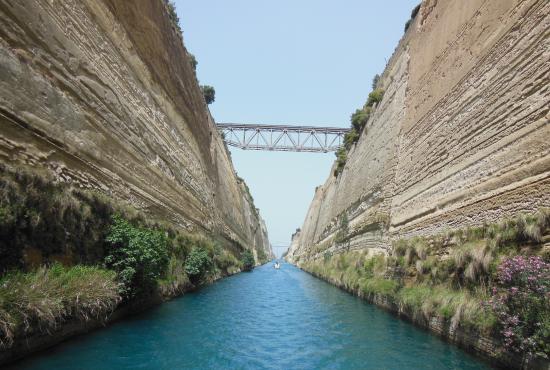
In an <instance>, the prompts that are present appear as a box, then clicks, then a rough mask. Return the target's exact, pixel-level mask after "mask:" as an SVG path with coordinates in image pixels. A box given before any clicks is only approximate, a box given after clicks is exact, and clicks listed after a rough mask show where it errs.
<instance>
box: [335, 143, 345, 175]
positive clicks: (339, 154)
mask: <svg viewBox="0 0 550 370" xmlns="http://www.w3.org/2000/svg"><path fill="white" fill-rule="evenodd" d="M347 160H348V152H347V151H346V148H345V147H341V148H340V149H338V150H337V151H336V168H335V169H334V177H338V175H339V174H340V173H342V171H343V170H344V167H345V166H346V161H347Z"/></svg>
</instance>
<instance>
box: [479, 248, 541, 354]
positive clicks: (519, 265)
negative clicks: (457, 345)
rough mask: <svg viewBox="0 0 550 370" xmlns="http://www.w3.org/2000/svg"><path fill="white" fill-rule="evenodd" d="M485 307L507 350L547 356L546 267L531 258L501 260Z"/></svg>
mask: <svg viewBox="0 0 550 370" xmlns="http://www.w3.org/2000/svg"><path fill="white" fill-rule="evenodd" d="M489 304H490V306H491V307H492V309H493V312H494V313H495V315H496V317H497V319H498V323H499V326H500V328H501V333H502V335H503V337H504V345H505V346H506V347H507V348H509V349H511V350H513V351H516V352H524V353H527V354H530V355H537V356H540V357H544V358H548V357H549V356H550V264H548V263H546V262H544V261H543V260H542V259H541V258H540V257H535V256H532V257H523V256H515V257H513V258H509V259H506V260H504V261H503V262H502V263H501V264H500V265H499V267H498V280H497V284H496V286H495V287H494V288H493V297H492V298H491V299H490V300H489Z"/></svg>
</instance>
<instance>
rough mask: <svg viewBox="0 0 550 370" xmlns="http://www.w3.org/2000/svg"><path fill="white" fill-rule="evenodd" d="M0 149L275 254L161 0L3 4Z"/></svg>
mask: <svg viewBox="0 0 550 370" xmlns="http://www.w3.org/2000/svg"><path fill="white" fill-rule="evenodd" d="M0 65H1V68H0V123H1V127H2V129H1V130H0V160H1V161H3V162H7V163H10V164H12V165H22V166H26V167H31V168H34V169H36V170H38V171H49V172H51V173H53V174H55V176H56V178H57V179H58V181H64V182H71V183H73V184H75V186H78V187H81V188H87V189H95V190H98V191H101V192H104V193H106V194H108V195H110V196H112V197H114V198H117V199H123V200H126V201H129V202H130V203H132V204H133V205H134V206H136V207H137V208H138V209H140V210H143V211H144V212H146V213H149V214H150V215H153V216H155V217H157V218H159V219H163V220H167V221H169V222H171V223H172V224H174V225H177V226H180V227H182V228H185V229H186V230H188V231H195V232H200V233H209V234H214V235H217V236H221V237H222V238H224V239H225V240H226V241H227V242H228V243H229V244H232V245H234V246H237V247H240V248H249V249H254V250H255V252H256V253H261V254H265V255H267V256H270V255H272V252H271V249H270V246H269V243H268V240H267V233H266V229H265V225H263V221H262V220H261V218H260V216H259V215H258V212H257V210H256V209H255V208H254V204H253V202H252V199H251V198H250V197H249V195H248V194H247V192H246V191H245V188H244V186H245V185H244V184H242V183H241V182H240V181H239V180H238V179H237V177H236V174H235V171H234V168H233V166H232V163H231V159H230V156H229V153H228V151H227V150H226V148H225V146H224V144H223V141H222V140H221V138H220V136H219V134H218V132H217V130H216V127H215V124H214V121H213V119H212V117H211V116H210V114H209V111H208V108H207V105H206V103H205V101H204V99H203V96H202V93H201V91H200V88H199V86H198V82H197V78H196V76H195V72H194V70H193V67H192V66H191V64H190V60H189V54H188V53H187V51H186V49H185V48H184V46H183V44H182V39H181V34H180V33H179V32H178V31H177V30H176V28H175V26H174V24H173V23H172V22H171V20H170V18H169V15H168V10H167V8H166V4H165V2H164V1H163V0H136V1H124V0H100V1H97V0H67V1H65V0H63V1H60V0H53V1H51V0H22V1H4V2H2V3H1V4H0Z"/></svg>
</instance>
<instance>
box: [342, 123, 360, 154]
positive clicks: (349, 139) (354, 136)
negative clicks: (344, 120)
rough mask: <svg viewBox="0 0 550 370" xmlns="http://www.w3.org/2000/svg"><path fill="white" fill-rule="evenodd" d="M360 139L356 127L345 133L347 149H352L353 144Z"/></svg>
mask: <svg viewBox="0 0 550 370" xmlns="http://www.w3.org/2000/svg"><path fill="white" fill-rule="evenodd" d="M358 140H359V134H358V133H357V131H356V130H355V129H354V128H352V129H351V130H350V131H349V132H347V133H346V134H345V135H344V147H345V148H346V150H350V149H351V147H352V146H353V144H355V143H356V142H357V141H358Z"/></svg>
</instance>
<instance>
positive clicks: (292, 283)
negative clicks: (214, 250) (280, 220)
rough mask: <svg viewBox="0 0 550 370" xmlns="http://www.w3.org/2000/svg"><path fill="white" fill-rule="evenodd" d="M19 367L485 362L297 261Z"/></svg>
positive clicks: (477, 365) (448, 365)
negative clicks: (301, 267)
mask: <svg viewBox="0 0 550 370" xmlns="http://www.w3.org/2000/svg"><path fill="white" fill-rule="evenodd" d="M14 368H17V369H56V370H61V369H93V370H98V369H346V370H349V369H377V370H379V369H438V370H439V369H488V368H489V367H488V366H487V365H485V364H484V363H482V362H480V361H479V360H477V359H476V358H474V357H472V356H470V355H468V354H466V353H465V352H463V351H462V350H460V349H458V348H457V347H454V346H452V345H449V344H447V343H445V342H444V341H442V340H440V339H438V338H437V337H435V336H433V335H430V334H429V333H427V332H425V331H423V330H420V329H418V328H416V327H414V326H413V325H411V324H409V323H407V322H405V321H402V320H399V319H397V318H396V317H395V316H393V315H391V314H389V313H387V312H385V311H383V310H381V309H379V308H377V307H375V306H373V305H371V304H368V303H366V302H364V301H362V300H360V299H358V298H356V297H354V296H352V295H350V294H348V293H346V292H343V291H341V290H339V289H338V288H335V287H333V286H331V285H329V284H327V283H325V282H323V281H321V280H318V279H316V278H314V277H312V276H310V275H308V274H306V273H304V272H302V271H301V270H299V269H297V268H296V267H294V266H292V265H289V264H283V265H282V267H281V269H280V270H275V269H273V268H272V265H271V264H268V265H265V266H262V267H260V268H257V269H256V270H254V271H253V272H252V273H242V274H239V275H236V276H232V277H230V278H227V279H224V280H222V281H220V282H218V283H215V284H213V285H211V286H208V287H206V288H204V289H202V290H200V291H198V292H195V293H190V294H187V295H185V296H183V297H181V298H178V299H174V300H173V301H170V302H167V303H165V304H163V305H161V306H158V307H156V308H154V309H151V310H148V311H147V312H144V313H141V314H139V315H136V316H132V317H131V318H129V319H126V320H123V321H119V322H117V323H115V324H113V325H111V326H109V327H108V328H105V329H102V330H98V331H95V332H93V333H91V334H89V335H85V336H81V337H77V338H75V339H71V340H69V341H68V342H66V343H64V344H61V345H59V346H57V347H55V348H53V349H50V350H48V351H46V352H44V353H41V354H39V355H36V356H33V357H31V358H29V359H27V360H25V361H22V362H18V363H16V364H15V367H14Z"/></svg>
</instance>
